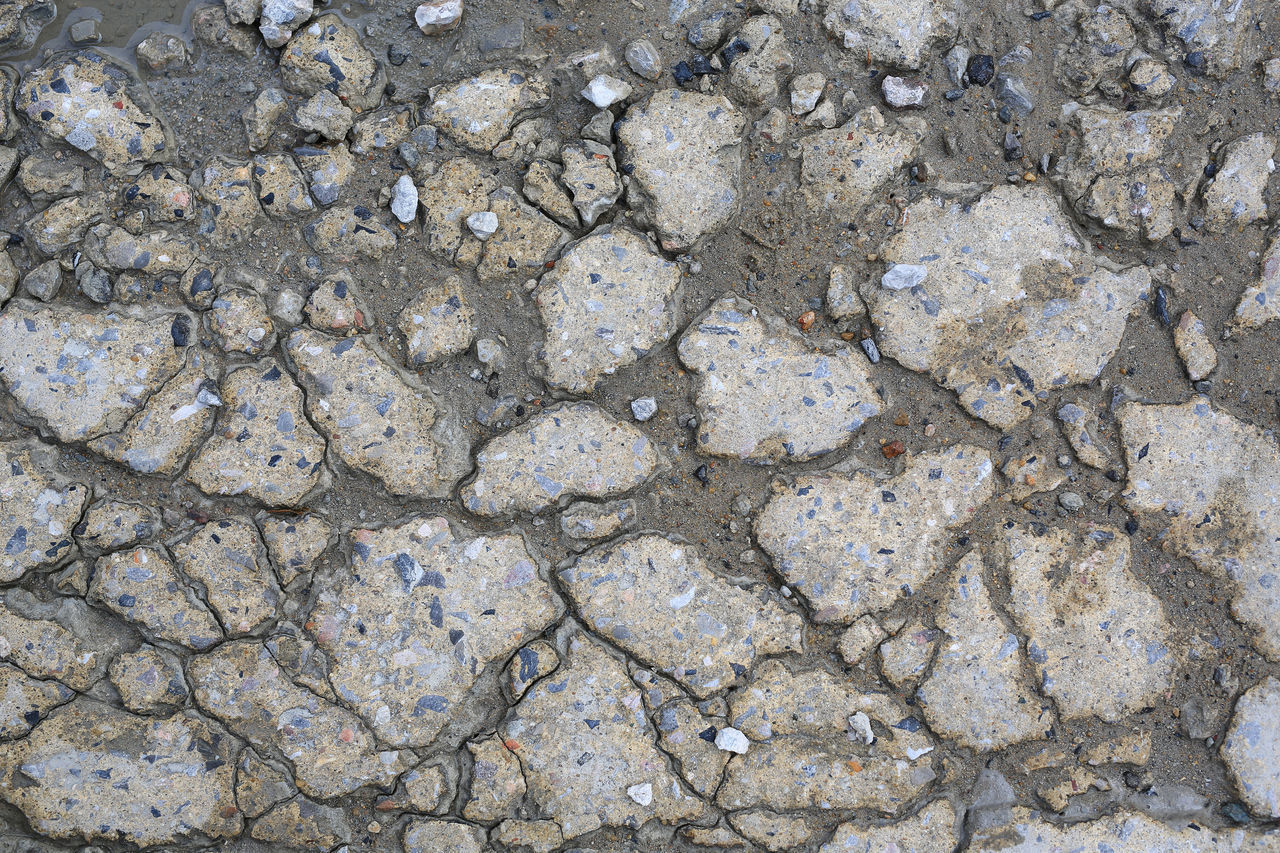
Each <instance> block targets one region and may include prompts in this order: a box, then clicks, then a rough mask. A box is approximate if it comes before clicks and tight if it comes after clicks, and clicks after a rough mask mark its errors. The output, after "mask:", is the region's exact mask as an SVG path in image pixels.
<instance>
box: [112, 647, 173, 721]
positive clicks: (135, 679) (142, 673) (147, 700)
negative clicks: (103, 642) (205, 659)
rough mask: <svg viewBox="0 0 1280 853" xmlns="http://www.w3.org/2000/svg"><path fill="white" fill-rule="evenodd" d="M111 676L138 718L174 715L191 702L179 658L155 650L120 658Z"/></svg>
mask: <svg viewBox="0 0 1280 853" xmlns="http://www.w3.org/2000/svg"><path fill="white" fill-rule="evenodd" d="M109 672H110V673H111V684H112V685H113V686H114V687H115V688H116V690H117V691H119V693H120V699H121V701H123V702H124V706H125V708H127V709H128V710H130V711H133V712H134V713H136V714H161V713H172V712H173V711H175V710H177V709H178V708H180V707H181V706H183V705H185V704H186V702H187V696H188V694H189V692H190V691H188V690H187V682H186V680H185V679H184V678H183V677H182V665H181V664H180V663H179V662H178V658H177V657H175V656H174V655H173V654H171V653H169V652H165V651H161V650H160V649H157V648H156V647H154V646H143V647H142V648H140V649H138V650H137V651H136V652H128V653H126V654H122V655H118V656H116V658H115V659H114V660H112V661H111V666H110V668H109Z"/></svg>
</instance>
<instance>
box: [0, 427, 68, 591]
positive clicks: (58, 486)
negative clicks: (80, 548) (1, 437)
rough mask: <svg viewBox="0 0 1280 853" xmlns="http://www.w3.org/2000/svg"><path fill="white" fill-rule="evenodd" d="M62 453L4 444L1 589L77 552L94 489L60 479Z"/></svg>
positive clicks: (0, 461) (0, 448)
mask: <svg viewBox="0 0 1280 853" xmlns="http://www.w3.org/2000/svg"><path fill="white" fill-rule="evenodd" d="M57 461H58V453H57V452H56V451H54V450H53V449H51V448H48V447H45V446H43V445H39V444H24V443H20V442H0V541H3V543H4V544H3V546H0V583H10V582H12V581H16V580H17V579H18V578H20V577H22V576H23V575H24V574H25V573H26V572H27V571H28V570H30V569H34V568H39V567H41V566H48V565H53V564H56V563H59V562H61V561H62V560H64V559H66V558H67V557H68V556H70V555H71V554H72V553H73V551H74V549H75V542H74V541H73V540H72V538H71V534H72V530H73V528H75V526H76V523H77V522H78V521H80V513H81V511H82V510H83V509H84V505H85V503H86V502H87V501H88V499H89V489H88V487H87V486H85V485H84V484H83V483H76V482H73V481H71V480H69V479H67V478H66V477H63V476H61V475H60V474H58V473H57Z"/></svg>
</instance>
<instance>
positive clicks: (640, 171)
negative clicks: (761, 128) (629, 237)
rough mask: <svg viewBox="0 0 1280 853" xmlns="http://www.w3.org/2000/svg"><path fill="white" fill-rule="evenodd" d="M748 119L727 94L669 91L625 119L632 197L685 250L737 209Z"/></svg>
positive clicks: (623, 143)
mask: <svg viewBox="0 0 1280 853" xmlns="http://www.w3.org/2000/svg"><path fill="white" fill-rule="evenodd" d="M745 127H746V118H745V117H744V116H743V115H742V113H740V112H738V110H737V109H736V108H735V107H734V106H733V104H732V103H730V102H729V100H728V99H727V98H725V97H724V96H723V95H704V94H701V93H697V92H684V91H681V90H679V89H664V90H662V91H659V92H655V93H654V94H653V95H651V96H650V97H649V98H648V99H646V100H644V101H642V102H640V103H637V104H633V105H632V106H631V107H630V108H628V110H627V112H626V115H625V116H624V117H623V119H622V120H621V121H620V122H618V125H617V134H618V145H619V152H620V154H619V162H620V164H621V166H622V171H623V172H624V173H626V174H627V175H630V176H631V183H630V185H629V186H628V188H627V201H628V203H629V204H630V205H631V207H632V209H633V210H636V211H637V212H638V213H640V214H641V215H642V216H644V217H645V219H647V221H648V222H649V224H650V225H652V227H654V228H655V229H657V231H658V233H659V235H660V237H661V244H662V248H663V249H666V250H668V251H681V250H683V249H687V248H689V247H691V246H692V245H693V244H694V243H695V242H697V240H698V238H699V237H701V236H702V235H703V234H708V233H712V232H714V231H717V230H719V229H720V228H721V227H722V226H724V225H725V224H726V223H728V222H729V221H730V220H731V219H732V218H733V217H734V216H735V215H736V214H737V212H738V205H739V197H740V190H739V184H740V174H739V173H740V171H741V168H742V151H741V145H740V143H741V141H742V131H743V129H744V128H745Z"/></svg>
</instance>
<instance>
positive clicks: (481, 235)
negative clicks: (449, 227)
mask: <svg viewBox="0 0 1280 853" xmlns="http://www.w3.org/2000/svg"><path fill="white" fill-rule="evenodd" d="M467 227H468V228H470V229H471V233H472V234H474V235H476V239H477V240H488V239H489V238H490V237H492V236H493V235H494V234H495V233H496V232H497V230H498V214H496V213H494V212H493V211H491V210H482V211H480V212H479V213H473V214H471V215H470V216H468V217H467Z"/></svg>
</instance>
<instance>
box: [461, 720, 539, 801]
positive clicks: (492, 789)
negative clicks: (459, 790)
mask: <svg viewBox="0 0 1280 853" xmlns="http://www.w3.org/2000/svg"><path fill="white" fill-rule="evenodd" d="M467 751H468V752H470V753H471V762H472V764H471V796H470V797H469V798H468V799H467V802H466V804H464V805H463V807H462V816H463V817H465V818H466V819H467V820H474V821H477V822H490V821H499V820H502V819H503V818H505V817H507V816H508V815H510V814H511V813H512V812H513V811H514V810H515V808H516V806H518V805H519V804H520V801H521V800H522V799H524V794H525V783H524V775H523V774H522V773H521V772H520V759H518V758H516V757H515V754H514V753H512V752H511V750H510V749H508V748H507V746H506V744H504V743H503V742H502V738H500V737H497V736H496V735H495V736H492V737H487V738H485V739H484V740H480V741H473V742H471V743H468V744H467Z"/></svg>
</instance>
